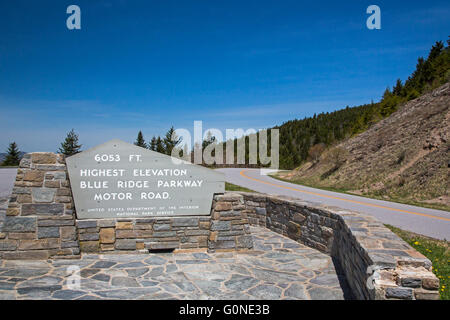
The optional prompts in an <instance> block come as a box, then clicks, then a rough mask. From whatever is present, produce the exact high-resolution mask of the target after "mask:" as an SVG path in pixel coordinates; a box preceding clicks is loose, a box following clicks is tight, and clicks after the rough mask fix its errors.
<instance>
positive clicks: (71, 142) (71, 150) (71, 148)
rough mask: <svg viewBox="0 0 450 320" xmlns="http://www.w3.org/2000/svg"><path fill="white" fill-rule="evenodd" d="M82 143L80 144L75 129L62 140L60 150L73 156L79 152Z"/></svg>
mask: <svg viewBox="0 0 450 320" xmlns="http://www.w3.org/2000/svg"><path fill="white" fill-rule="evenodd" d="M80 149H81V144H78V134H76V133H75V131H74V129H72V130H70V131H69V133H67V136H66V139H65V140H64V142H61V147H60V148H59V150H58V152H59V153H62V154H64V155H66V156H71V155H74V154H77V153H79V152H80V151H81V150H80Z"/></svg>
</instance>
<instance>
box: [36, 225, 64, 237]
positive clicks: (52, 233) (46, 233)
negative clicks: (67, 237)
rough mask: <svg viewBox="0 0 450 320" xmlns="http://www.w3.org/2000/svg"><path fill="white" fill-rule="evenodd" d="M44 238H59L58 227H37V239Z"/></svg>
mask: <svg viewBox="0 0 450 320" xmlns="http://www.w3.org/2000/svg"><path fill="white" fill-rule="evenodd" d="M45 238H59V228H58V227H39V228H38V239H45Z"/></svg>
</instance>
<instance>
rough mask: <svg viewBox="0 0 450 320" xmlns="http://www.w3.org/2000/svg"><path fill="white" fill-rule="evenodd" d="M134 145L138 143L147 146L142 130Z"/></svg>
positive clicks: (140, 145) (143, 146)
mask: <svg viewBox="0 0 450 320" xmlns="http://www.w3.org/2000/svg"><path fill="white" fill-rule="evenodd" d="M134 145H136V146H138V147H142V148H147V144H146V143H145V140H144V135H143V134H142V131H139V133H138V135H137V138H136V142H135V143H134Z"/></svg>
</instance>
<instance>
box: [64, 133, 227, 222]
mask: <svg viewBox="0 0 450 320" xmlns="http://www.w3.org/2000/svg"><path fill="white" fill-rule="evenodd" d="M66 163H67V168H68V172H69V179H70V183H71V187H72V193H73V196H74V201H75V207H76V210H77V218H78V219H93V218H127V217H135V218H138V217H174V216H193V215H196V216H198V215H209V214H210V213H211V203H212V199H213V194H214V193H223V192H224V191H225V182H224V175H223V173H220V172H216V171H213V170H210V169H207V168H204V167H201V166H197V165H194V164H191V163H189V162H186V161H182V160H179V159H175V158H172V157H170V156H167V155H164V154H161V153H158V152H154V151H151V150H147V149H144V148H141V147H138V146H135V145H132V144H129V143H126V142H123V141H120V140H111V141H109V142H106V143H104V144H102V145H99V146H97V147H94V148H92V149H89V150H86V151H84V152H81V153H79V154H76V155H74V156H71V157H68V158H67V159H66Z"/></svg>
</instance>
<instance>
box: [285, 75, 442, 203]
mask: <svg viewBox="0 0 450 320" xmlns="http://www.w3.org/2000/svg"><path fill="white" fill-rule="evenodd" d="M449 106H450V83H447V84H445V85H443V86H441V87H439V88H438V89H436V90H434V91H432V92H431V93H428V94H425V95H423V96H421V97H420V98H417V99H415V100H412V101H410V102H408V103H406V104H405V105H403V106H402V107H400V109H399V110H397V111H396V112H395V113H393V114H392V115H391V116H390V117H388V118H386V119H384V120H382V121H379V122H378V123H376V124H374V125H373V126H372V127H371V128H369V129H368V130H367V131H365V132H363V133H361V134H359V135H358V136H355V137H353V138H350V139H348V140H346V141H344V142H343V143H341V144H339V145H337V146H336V147H333V148H330V149H329V150H327V151H325V152H324V153H323V154H322V155H321V157H320V159H319V160H318V161H317V162H316V163H311V162H308V163H306V164H304V165H302V166H301V167H299V168H297V169H296V170H293V171H292V172H291V173H289V174H287V175H286V174H285V175H283V176H282V178H285V179H288V180H298V181H300V182H304V183H307V184H311V185H316V186H321V187H332V188H337V189H343V190H347V191H352V192H354V193H358V194H363V195H364V194H366V195H372V196H378V197H383V198H386V199H393V200H406V201H412V202H422V203H434V204H440V205H442V206H443V207H444V208H445V206H447V207H450V198H449V194H448V190H449V185H450V182H449V181H450V179H449V172H450V168H449V167H450V141H449V139H450V111H449Z"/></svg>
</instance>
